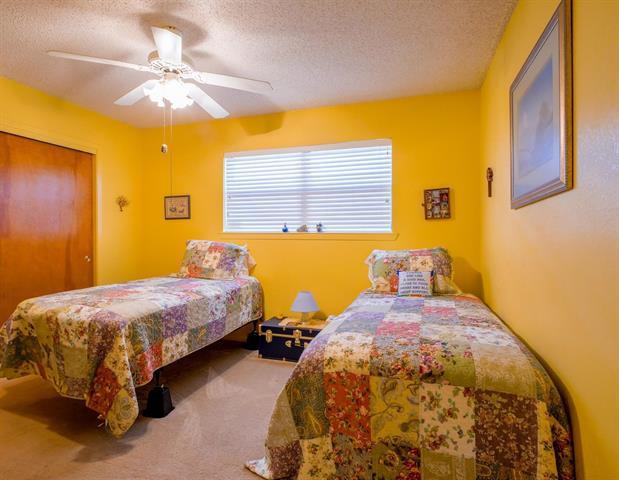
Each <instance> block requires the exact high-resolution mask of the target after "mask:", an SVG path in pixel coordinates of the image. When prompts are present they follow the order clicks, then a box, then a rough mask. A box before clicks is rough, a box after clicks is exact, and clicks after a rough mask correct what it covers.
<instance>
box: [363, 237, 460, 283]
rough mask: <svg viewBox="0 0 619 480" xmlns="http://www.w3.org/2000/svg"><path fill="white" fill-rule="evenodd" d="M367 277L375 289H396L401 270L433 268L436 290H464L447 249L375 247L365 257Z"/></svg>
mask: <svg viewBox="0 0 619 480" xmlns="http://www.w3.org/2000/svg"><path fill="white" fill-rule="evenodd" d="M365 263H366V264H367V265H368V267H369V271H368V277H369V278H370V282H372V290H373V291H375V292H385V293H397V292H398V283H399V280H398V272H400V271H407V272H430V271H434V289H433V294H438V295H449V294H457V293H461V291H460V289H459V288H458V287H457V286H456V284H455V283H454V281H453V268H452V265H451V257H450V256H449V253H448V252H447V250H446V249H444V248H442V247H436V248H432V249H422V250H374V251H373V252H372V253H371V254H370V256H369V257H368V258H367V259H366V260H365Z"/></svg>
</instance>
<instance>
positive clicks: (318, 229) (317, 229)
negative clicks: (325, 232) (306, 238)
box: [316, 222, 322, 232]
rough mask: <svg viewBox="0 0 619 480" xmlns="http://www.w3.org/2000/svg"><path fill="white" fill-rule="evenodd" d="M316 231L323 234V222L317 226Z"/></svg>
mask: <svg viewBox="0 0 619 480" xmlns="http://www.w3.org/2000/svg"><path fill="white" fill-rule="evenodd" d="M316 231H317V232H322V222H320V223H317V224H316Z"/></svg>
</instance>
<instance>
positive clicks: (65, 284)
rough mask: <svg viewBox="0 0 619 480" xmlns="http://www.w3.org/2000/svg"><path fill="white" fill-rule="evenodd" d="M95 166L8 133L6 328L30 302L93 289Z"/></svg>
mask: <svg viewBox="0 0 619 480" xmlns="http://www.w3.org/2000/svg"><path fill="white" fill-rule="evenodd" d="M92 169H93V158H92V155H91V154H89V153H84V152H79V151H76V150H71V149H69V148H64V147H59V146H56V145H51V144H49V143H44V142H39V141H37V140H31V139H28V138H24V137H19V136H16V135H10V134H7V133H4V132H0V324H2V323H4V322H5V321H6V320H7V319H8V317H9V316H10V314H11V313H12V312H13V310H15V307H16V306H17V304H18V303H19V302H21V301H22V300H25V299H27V298H31V297H36V296H39V295H45V294H48V293H55V292H61V291H64V290H72V289H76V288H83V287H89V286H92V284H93V262H92V257H93V185H92V183H93V178H92V176H93V175H92V173H93V172H92Z"/></svg>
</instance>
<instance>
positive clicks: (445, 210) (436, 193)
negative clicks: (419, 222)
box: [422, 188, 451, 220]
mask: <svg viewBox="0 0 619 480" xmlns="http://www.w3.org/2000/svg"><path fill="white" fill-rule="evenodd" d="M422 205H423V211H424V214H425V217H426V220H435V219H440V218H451V206H450V200H449V188H431V189H428V190H424V191H423V204H422Z"/></svg>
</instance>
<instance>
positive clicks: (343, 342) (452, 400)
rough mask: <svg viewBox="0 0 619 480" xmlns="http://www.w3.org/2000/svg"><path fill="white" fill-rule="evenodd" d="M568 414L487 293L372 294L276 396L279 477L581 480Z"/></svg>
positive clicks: (319, 343)
mask: <svg viewBox="0 0 619 480" xmlns="http://www.w3.org/2000/svg"><path fill="white" fill-rule="evenodd" d="M572 456H573V454H572V444H571V439H570V429H569V424H568V418H567V415H566V411H565V409H564V406H563V403H562V400H561V398H560V396H559V393H558V391H557V390H556V388H555V386H554V385H553V383H552V381H551V380H550V378H549V377H548V375H547V373H546V372H545V370H544V369H543V367H542V366H541V365H540V363H539V362H538V361H537V359H536V358H535V357H534V356H533V354H532V353H531V352H530V351H529V350H528V349H527V348H526V347H525V346H524V345H523V344H522V343H521V342H520V341H519V340H518V339H517V338H516V337H515V336H514V335H513V334H512V333H511V332H510V331H509V330H508V329H507V327H506V326H505V325H504V324H503V323H502V322H501V321H500V320H499V319H498V318H497V317H496V316H495V315H494V314H493V313H492V312H491V311H490V310H489V309H488V308H487V307H486V306H485V305H484V304H483V303H482V302H481V301H480V300H478V299H477V298H475V297H472V296H469V295H457V296H440V297H436V296H435V297H397V296H394V295H390V294H376V293H369V292H366V293H363V294H361V296H360V297H359V298H358V299H357V300H356V301H355V302H354V303H353V304H352V305H351V306H350V307H349V308H348V309H347V310H346V311H345V312H344V313H343V314H342V315H340V316H338V317H336V318H335V319H334V320H332V322H331V323H330V324H329V325H328V326H327V328H326V329H324V330H323V331H322V332H321V333H320V334H319V335H318V336H317V337H316V339H315V340H313V341H312V342H311V343H310V344H309V346H308V347H307V350H306V351H305V352H304V353H303V356H302V357H301V360H300V362H299V363H298V364H297V366H296V367H295V369H294V371H293V373H292V376H291V378H290V379H289V380H288V382H287V384H286V386H285V387H284V389H283V390H282V392H281V393H280V395H279V397H278V400H277V402H276V405H275V408H274V411H273V414H272V417H271V420H270V424H269V430H268V435H267V439H266V456H265V457H264V458H262V459H259V460H254V461H250V462H248V463H247V467H248V468H249V469H250V470H252V471H253V472H255V473H257V474H258V475H261V476H262V477H264V478H267V479H280V478H296V479H298V480H303V479H330V480H333V479H342V480H353V479H376V480H387V479H398V480H401V479H417V480H419V479H424V480H456V479H458V480H461V479H462V480H464V479H467V480H469V479H470V480H473V479H476V480H482V479H488V480H515V479H518V480H534V479H535V480H541V479H544V480H550V479H561V480H572V479H574V478H575V477H574V470H573V461H572Z"/></svg>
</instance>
